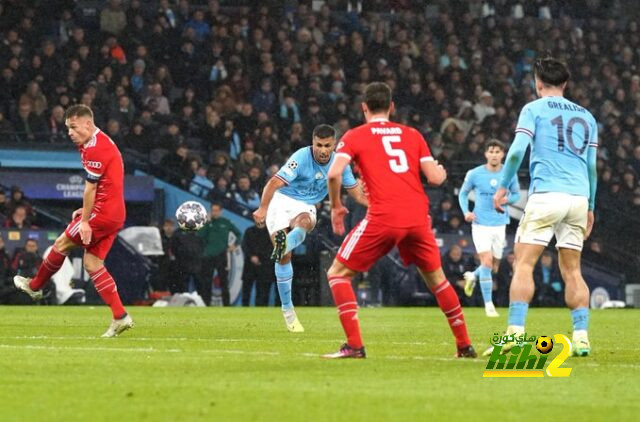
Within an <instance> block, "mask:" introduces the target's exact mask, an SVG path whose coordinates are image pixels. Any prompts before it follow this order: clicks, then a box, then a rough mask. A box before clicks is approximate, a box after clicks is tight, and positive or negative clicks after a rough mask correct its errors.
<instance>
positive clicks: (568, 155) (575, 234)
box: [487, 58, 598, 356]
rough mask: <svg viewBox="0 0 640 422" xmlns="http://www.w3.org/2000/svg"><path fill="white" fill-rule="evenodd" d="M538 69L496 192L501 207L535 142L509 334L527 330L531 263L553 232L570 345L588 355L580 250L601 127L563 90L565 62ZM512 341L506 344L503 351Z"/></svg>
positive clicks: (589, 216)
mask: <svg viewBox="0 0 640 422" xmlns="http://www.w3.org/2000/svg"><path fill="white" fill-rule="evenodd" d="M534 74H535V80H536V91H537V93H538V96H539V97H540V98H539V99H538V100H536V101H533V102H531V103H529V104H527V105H525V106H524V107H523V108H522V111H521V112H520V118H519V119H518V125H517V127H516V136H515V139H514V141H513V144H512V145H511V148H510V149H509V153H508V154H507V159H506V162H505V168H504V172H503V175H502V180H501V182H500V188H499V189H498V191H497V192H496V194H495V196H494V198H493V201H494V206H495V207H496V209H497V210H499V211H502V206H503V205H504V204H505V203H506V202H507V196H506V194H507V186H508V185H509V183H510V182H511V178H512V177H513V175H514V174H515V173H516V171H517V170H518V168H519V167H520V163H521V162H522V159H523V157H524V154H525V152H526V150H527V148H528V147H529V146H531V155H530V160H529V172H530V174H531V186H530V187H529V195H530V196H529V199H528V200H527V205H526V207H525V212H524V215H523V217H522V220H520V225H519V226H518V231H517V233H516V244H515V255H516V264H515V269H514V274H513V280H512V281H511V288H510V291H509V299H510V304H509V323H508V324H509V326H508V328H507V334H516V335H517V336H518V334H520V333H524V325H525V319H526V315H527V310H528V308H529V302H530V301H531V298H532V297H533V292H534V284H533V267H534V266H535V264H536V262H537V261H538V258H539V257H540V254H541V253H542V251H543V250H544V248H545V247H546V246H547V245H548V243H549V241H550V240H551V238H552V237H553V236H555V238H556V247H557V249H558V258H559V264H560V272H561V273H562V278H563V280H564V282H565V285H566V288H565V301H566V303H567V306H569V308H571V317H572V320H573V353H574V354H575V355H578V356H588V355H589V354H590V353H591V347H590V344H589V338H588V336H587V329H588V325H589V308H588V307H589V288H588V287H587V284H586V283H585V281H584V279H583V278H582V272H581V270H580V255H581V252H582V244H583V241H584V239H586V238H587V237H588V236H589V234H590V233H591V229H592V228H593V220H594V218H593V208H594V205H595V195H596V182H597V174H596V152H597V149H596V148H597V146H598V127H597V124H596V121H595V119H594V118H593V116H592V115H591V113H589V112H588V111H587V110H586V109H584V108H583V107H580V106H579V105H577V104H575V103H572V102H571V101H569V100H567V99H565V98H564V97H563V92H564V88H565V87H566V85H567V81H568V80H569V71H568V69H567V67H566V65H565V64H564V63H562V62H561V61H559V60H556V59H553V58H544V59H540V60H538V61H536V63H535V66H534ZM512 346H513V344H507V345H505V347H503V348H502V351H503V352H506V351H507V350H509V349H510V348H511V347H512ZM487 352H489V351H487Z"/></svg>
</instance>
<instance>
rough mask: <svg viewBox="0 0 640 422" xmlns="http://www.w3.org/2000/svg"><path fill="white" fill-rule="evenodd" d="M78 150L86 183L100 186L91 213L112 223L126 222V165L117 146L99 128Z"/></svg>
mask: <svg viewBox="0 0 640 422" xmlns="http://www.w3.org/2000/svg"><path fill="white" fill-rule="evenodd" d="M78 149H79V150H80V156H81V157H82V167H83V168H84V169H85V171H86V173H87V174H86V179H87V181H89V182H91V183H97V184H98V186H97V191H96V201H95V203H94V204H93V210H92V213H95V214H98V215H100V216H102V217H103V218H105V219H107V220H110V221H116V222H124V219H125V215H126V211H125V206H124V164H123V163H122V155H120V151H119V150H118V147H117V146H116V144H115V143H114V142H113V141H112V140H111V139H110V138H109V137H108V136H107V135H106V134H105V133H104V132H102V131H101V130H100V129H96V131H95V132H94V134H93V137H92V138H91V139H89V141H87V142H86V143H85V144H84V145H82V146H81V147H80V148H78Z"/></svg>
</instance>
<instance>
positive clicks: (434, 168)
mask: <svg viewBox="0 0 640 422" xmlns="http://www.w3.org/2000/svg"><path fill="white" fill-rule="evenodd" d="M420 170H422V174H424V177H426V178H427V183H429V184H430V185H432V186H440V185H441V184H443V183H444V181H445V180H447V171H446V170H445V169H444V167H442V164H439V163H438V160H425V161H421V162H420Z"/></svg>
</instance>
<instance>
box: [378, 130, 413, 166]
mask: <svg viewBox="0 0 640 422" xmlns="http://www.w3.org/2000/svg"><path fill="white" fill-rule="evenodd" d="M400 140H401V139H400V137H399V136H397V135H390V136H383V137H382V145H384V151H385V152H386V153H387V155H388V156H389V157H394V158H392V159H390V160H389V167H391V171H393V172H394V173H404V172H406V171H407V170H409V162H408V161H407V155H406V154H405V153H404V151H403V150H402V149H400V148H394V147H393V145H392V144H393V143H394V142H400Z"/></svg>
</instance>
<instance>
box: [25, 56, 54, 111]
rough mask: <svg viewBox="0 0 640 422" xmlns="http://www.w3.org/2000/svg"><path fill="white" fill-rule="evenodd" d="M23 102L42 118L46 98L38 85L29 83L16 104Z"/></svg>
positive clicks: (33, 82)
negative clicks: (28, 104)
mask: <svg viewBox="0 0 640 422" xmlns="http://www.w3.org/2000/svg"><path fill="white" fill-rule="evenodd" d="M35 57H38V56H35ZM23 102H28V103H31V109H32V110H33V112H34V113H35V114H36V115H37V116H42V113H44V112H45V110H47V97H45V96H44V94H43V93H42V90H41V89H40V84H38V82H36V81H31V82H29V84H28V85H27V90H26V91H25V92H24V94H22V95H21V96H20V100H19V101H18V103H23Z"/></svg>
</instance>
